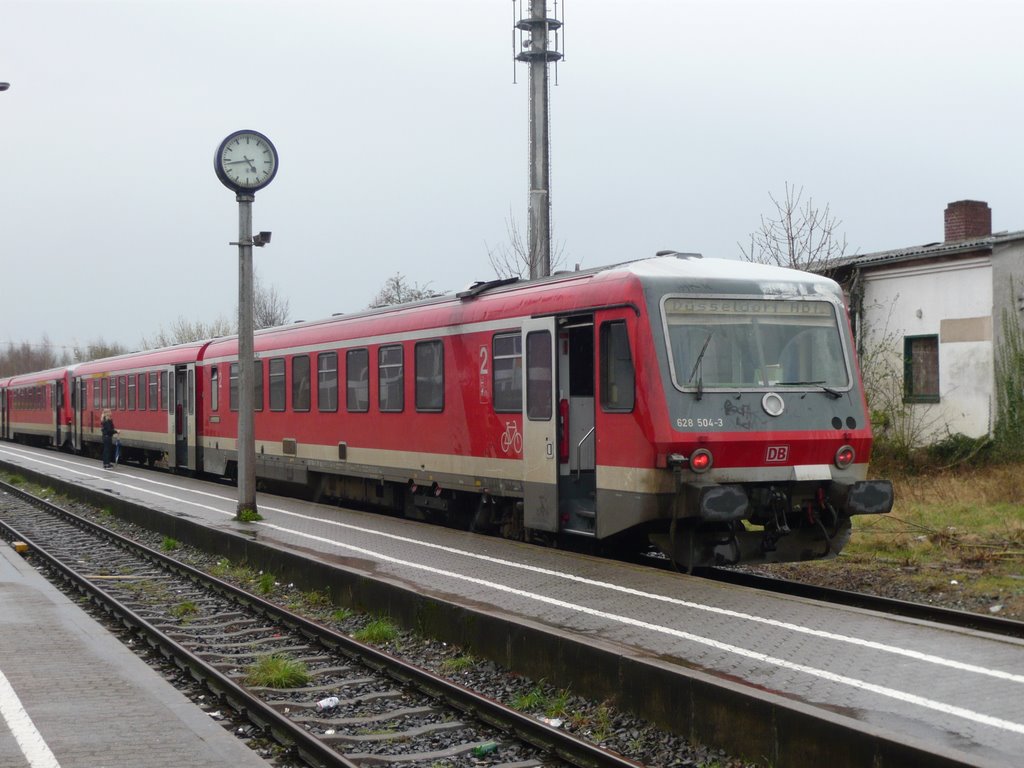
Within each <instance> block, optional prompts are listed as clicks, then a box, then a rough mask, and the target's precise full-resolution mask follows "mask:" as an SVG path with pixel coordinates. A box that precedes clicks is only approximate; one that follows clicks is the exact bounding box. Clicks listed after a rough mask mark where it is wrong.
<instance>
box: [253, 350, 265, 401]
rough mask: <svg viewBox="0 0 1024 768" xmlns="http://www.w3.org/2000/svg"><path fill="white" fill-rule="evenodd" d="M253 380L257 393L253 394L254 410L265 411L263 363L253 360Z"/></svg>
mask: <svg viewBox="0 0 1024 768" xmlns="http://www.w3.org/2000/svg"><path fill="white" fill-rule="evenodd" d="M252 370H253V378H254V379H255V380H256V381H255V382H254V389H255V392H254V393H253V410H254V411H262V410H263V361H262V360H253V361H252Z"/></svg>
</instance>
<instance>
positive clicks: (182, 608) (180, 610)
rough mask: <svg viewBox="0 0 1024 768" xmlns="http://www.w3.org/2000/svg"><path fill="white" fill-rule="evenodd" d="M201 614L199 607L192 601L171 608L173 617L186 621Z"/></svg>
mask: <svg viewBox="0 0 1024 768" xmlns="http://www.w3.org/2000/svg"><path fill="white" fill-rule="evenodd" d="M198 612H199V606H198V605H196V604H195V603H194V602H192V601H191V600H185V601H183V602H180V603H178V604H177V605H176V606H174V607H173V608H171V615H172V616H174V617H175V618H178V619H185V618H187V617H189V616H194V615H195V614H197V613H198Z"/></svg>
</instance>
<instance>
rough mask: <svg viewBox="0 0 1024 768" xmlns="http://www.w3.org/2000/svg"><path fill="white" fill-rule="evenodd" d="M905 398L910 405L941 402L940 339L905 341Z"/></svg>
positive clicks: (923, 338)
mask: <svg viewBox="0 0 1024 768" xmlns="http://www.w3.org/2000/svg"><path fill="white" fill-rule="evenodd" d="M903 356H904V368H903V388H904V394H903V397H904V399H905V400H906V401H907V402H908V403H937V402H939V337H938V336H908V337H906V338H905V339H904V340H903Z"/></svg>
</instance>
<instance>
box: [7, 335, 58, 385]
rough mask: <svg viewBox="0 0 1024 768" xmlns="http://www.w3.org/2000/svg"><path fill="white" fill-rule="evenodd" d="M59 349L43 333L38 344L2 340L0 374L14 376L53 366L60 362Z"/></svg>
mask: <svg viewBox="0 0 1024 768" xmlns="http://www.w3.org/2000/svg"><path fill="white" fill-rule="evenodd" d="M59 349H60V348H59V347H56V346H54V345H53V344H51V343H50V340H49V338H48V337H47V336H45V335H44V336H43V338H42V340H41V341H40V342H39V343H38V344H32V343H31V342H28V341H23V342H20V343H16V342H13V341H8V342H4V343H3V344H0V376H16V375H18V374H21V373H32V372H34V371H45V370H46V369H47V368H55V367H56V366H58V365H60V364H61V362H62V358H61V354H60V353H59V352H58V350H59Z"/></svg>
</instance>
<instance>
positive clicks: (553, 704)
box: [544, 688, 571, 717]
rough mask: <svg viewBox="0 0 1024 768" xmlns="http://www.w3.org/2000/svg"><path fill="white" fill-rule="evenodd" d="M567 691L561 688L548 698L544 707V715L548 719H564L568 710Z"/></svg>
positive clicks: (568, 697) (568, 695)
mask: <svg viewBox="0 0 1024 768" xmlns="http://www.w3.org/2000/svg"><path fill="white" fill-rule="evenodd" d="M570 697H571V696H570V694H569V689H568V688H563V689H562V690H561V691H559V692H558V693H556V694H554V695H553V696H549V697H548V700H547V703H546V704H545V705H544V714H546V715H547V716H548V717H565V716H566V714H567V713H568V710H569V699H570Z"/></svg>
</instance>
